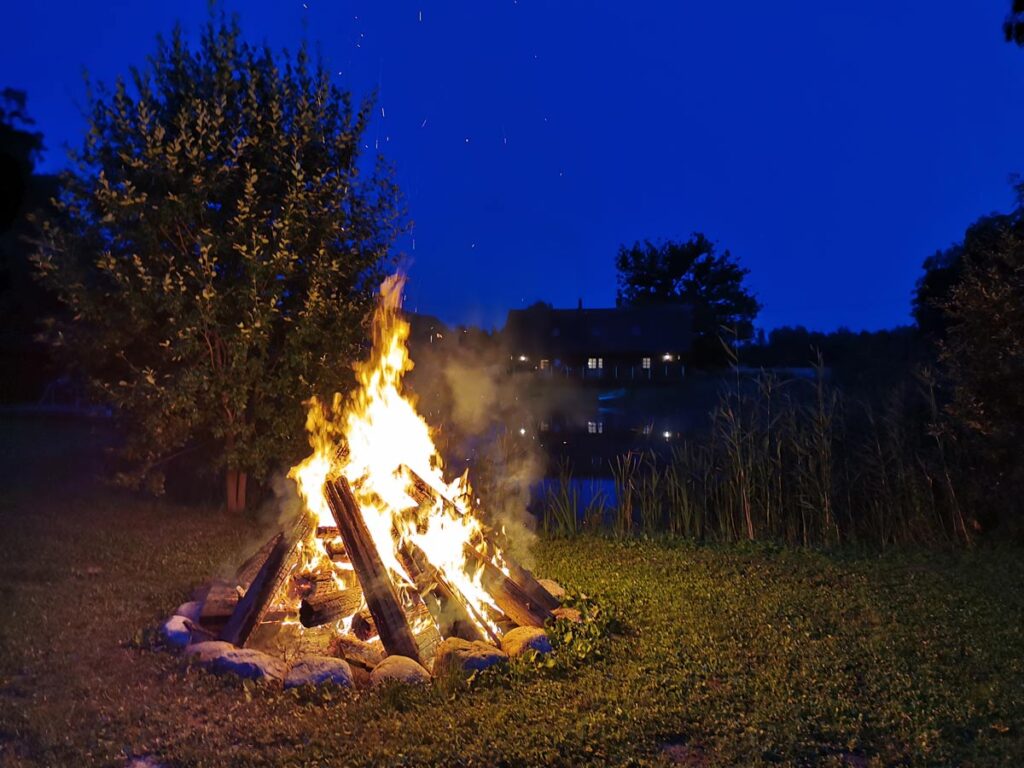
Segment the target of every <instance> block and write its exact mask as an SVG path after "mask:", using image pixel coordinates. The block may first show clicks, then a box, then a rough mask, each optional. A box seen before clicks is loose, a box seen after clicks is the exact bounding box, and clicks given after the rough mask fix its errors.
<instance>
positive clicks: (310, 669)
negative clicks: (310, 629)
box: [284, 656, 352, 688]
mask: <svg viewBox="0 0 1024 768" xmlns="http://www.w3.org/2000/svg"><path fill="white" fill-rule="evenodd" d="M302 685H340V686H342V687H343V688H351V687H352V669H351V667H349V665H348V662H347V661H345V660H344V659H338V658H335V657H333V656H303V657H302V658H301V659H299V660H298V661H296V662H295V663H294V664H292V666H291V668H290V669H289V670H288V674H287V675H286V676H285V678H284V687H285V688H298V687H299V686H302Z"/></svg>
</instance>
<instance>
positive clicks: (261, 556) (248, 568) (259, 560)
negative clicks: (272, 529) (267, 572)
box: [235, 534, 278, 591]
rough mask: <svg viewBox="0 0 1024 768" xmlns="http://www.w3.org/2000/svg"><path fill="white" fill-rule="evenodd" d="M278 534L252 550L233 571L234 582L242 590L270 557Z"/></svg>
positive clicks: (247, 586) (250, 582)
mask: <svg viewBox="0 0 1024 768" xmlns="http://www.w3.org/2000/svg"><path fill="white" fill-rule="evenodd" d="M277 536H278V534H274V535H273V536H271V537H270V538H269V539H267V542H266V543H265V544H264V545H263V546H262V547H260V548H259V549H257V550H256V551H255V552H253V553H252V554H251V555H250V556H249V558H248V559H247V560H246V561H245V562H244V563H242V564H241V565H240V566H239V568H238V570H237V571H235V583H236V584H239V585H241V587H242V591H245V590H246V589H248V588H249V585H250V584H252V580H253V579H254V578H256V574H257V573H259V572H260V568H262V567H263V564H264V563H265V562H267V558H268V557H270V553H271V551H272V550H273V549H274V544H275V543H276V542H277Z"/></svg>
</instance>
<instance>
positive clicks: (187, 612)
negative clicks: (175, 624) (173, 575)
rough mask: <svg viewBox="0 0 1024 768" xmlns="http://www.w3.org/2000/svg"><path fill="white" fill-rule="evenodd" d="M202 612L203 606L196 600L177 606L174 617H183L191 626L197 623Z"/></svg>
mask: <svg viewBox="0 0 1024 768" xmlns="http://www.w3.org/2000/svg"><path fill="white" fill-rule="evenodd" d="M202 612H203V604H202V603H201V602H199V601H198V600H189V601H188V602H187V603H182V604H181V605H179V606H178V607H177V608H176V609H175V611H174V615H175V616H183V617H185V618H186V619H188V620H189V621H191V622H192V623H193V624H198V623H199V616H200V615H201V614H202Z"/></svg>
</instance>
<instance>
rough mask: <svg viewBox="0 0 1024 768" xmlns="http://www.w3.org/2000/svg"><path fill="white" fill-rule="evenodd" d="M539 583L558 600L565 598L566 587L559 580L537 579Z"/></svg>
mask: <svg viewBox="0 0 1024 768" xmlns="http://www.w3.org/2000/svg"><path fill="white" fill-rule="evenodd" d="M537 583H538V584H540V585H541V586H542V587H544V591H545V592H547V593H548V594H549V595H551V596H552V597H553V598H555V599H556V600H564V599H565V589H563V588H562V585H561V584H559V583H558V582H557V581H554V580H553V579H537Z"/></svg>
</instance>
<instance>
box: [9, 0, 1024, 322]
mask: <svg viewBox="0 0 1024 768" xmlns="http://www.w3.org/2000/svg"><path fill="white" fill-rule="evenodd" d="M227 7H228V8H229V9H232V10H238V11H240V12H241V19H242V25H243V28H244V30H245V32H246V34H247V36H249V37H251V38H253V39H257V40H267V41H269V42H270V43H271V44H272V45H273V46H274V47H275V48H281V47H288V48H291V49H294V48H295V47H296V46H297V45H298V42H299V41H300V40H301V39H302V38H303V37H304V36H305V37H307V38H308V39H309V40H310V41H312V42H314V43H316V44H318V45H319V46H320V49H321V52H322V54H323V56H324V59H325V61H326V63H327V65H328V66H329V67H330V69H331V71H332V72H335V73H337V74H336V77H337V78H338V82H339V83H340V84H342V85H343V86H345V87H348V88H349V89H351V90H353V91H354V92H355V93H356V94H361V95H365V94H368V93H369V92H370V91H371V90H372V89H374V88H376V89H378V91H379V105H378V109H377V110H376V115H375V119H374V122H373V124H372V126H371V129H370V135H369V141H370V148H371V149H372V148H373V146H374V142H375V141H379V145H380V148H381V150H382V151H383V152H384V153H385V154H386V155H387V156H388V157H389V158H390V159H391V160H392V161H393V162H394V163H395V164H396V166H397V171H398V180H399V182H400V184H401V186H402V187H403V189H404V191H405V193H406V196H407V202H408V206H409V210H410V214H411V217H412V218H413V219H414V220H415V223H416V224H415V250H414V251H413V250H412V241H411V239H410V240H407V241H406V242H404V243H403V247H405V248H406V249H408V250H409V251H410V253H409V255H410V257H411V259H412V262H411V264H412V265H411V269H410V274H411V285H410V291H409V294H410V301H409V304H410V305H411V306H412V307H413V308H416V309H419V310H421V311H425V312H432V313H436V314H438V315H440V316H441V317H442V318H443V319H445V320H447V321H449V322H482V323H484V324H499V325H500V324H501V323H502V322H503V319H504V315H505V311H506V310H507V309H509V308H510V307H519V306H524V305H526V304H529V303H532V302H533V301H535V300H537V299H545V300H548V301H551V302H553V303H554V304H555V305H556V306H575V304H576V301H577V298H579V297H582V298H583V300H584V303H585V304H586V305H588V306H602V305H611V303H612V302H613V301H614V295H615V272H614V266H613V259H614V254H615V252H616V250H617V247H618V245H619V244H620V243H623V242H632V241H634V240H636V239H643V238H650V239H659V238H684V237H686V236H687V235H688V234H689V233H690V232H691V231H693V230H698V229H699V230H703V231H704V232H706V233H707V234H708V235H709V236H710V237H711V238H712V239H714V240H716V241H718V242H719V243H720V245H722V246H724V247H727V248H729V249H731V250H732V252H733V254H735V255H736V256H738V257H739V259H740V260H741V261H742V262H743V263H744V264H745V265H746V266H747V267H749V268H750V270H751V276H750V282H751V285H752V286H753V288H754V289H755V291H756V292H757V294H758V296H759V297H760V299H761V301H762V303H763V304H764V305H765V308H764V310H763V312H762V314H761V317H760V320H759V325H762V326H765V327H768V328H771V327H775V326H777V325H783V324H804V325H807V326H810V327H814V328H820V329H832V328H835V327H837V326H840V325H846V326H849V327H852V328H855V329H860V328H868V329H873V328H880V327H886V326H890V325H893V324H897V323H903V322H906V321H907V320H908V307H909V296H910V292H911V289H912V287H913V284H914V281H915V280H916V278H917V276H918V274H919V271H920V265H921V262H922V260H923V259H924V258H925V257H926V256H928V255H929V254H930V253H932V252H933V251H935V250H936V249H937V248H940V247H945V246H947V245H948V244H949V243H950V242H952V241H953V240H955V239H957V238H958V237H959V236H960V235H961V234H962V232H963V230H964V228H965V226H966V225H967V224H968V223H970V222H971V221H972V220H974V219H975V218H977V217H978V216H979V215H981V214H984V213H988V212H991V211H994V210H1006V209H1008V208H1009V206H1010V204H1011V202H1012V195H1011V191H1010V187H1009V184H1008V178H1009V175H1010V174H1011V173H1012V172H1015V171H1024V51H1021V50H1019V49H1016V48H1013V47H1011V46H1009V45H1006V44H1005V43H1003V42H1002V38H1001V29H1000V24H1001V21H1002V19H1003V17H1004V16H1005V14H1006V11H1007V10H1008V7H1009V0H971V1H970V2H964V1H963V0H899V1H898V2H893V1H892V0H864V1H863V2H858V3H837V2H827V3H820V2H811V1H810V0H805V2H801V3H796V2H785V1H783V2H775V3H766V2H763V0H757V1H754V0H737V1H734V2H719V1H718V0H703V2H696V1H695V0H665V1H664V2H644V1H643V0H634V1H633V2H624V1H623V2H603V1H600V0H548V1H547V2H544V1H542V0H518V1H517V0H460V1H458V2H456V1H455V0H445V1H444V2H441V1H440V0H422V1H421V2H414V1H411V0H410V1H409V2H388V1H386V0H320V1H318V0H307V2H306V3H303V2H301V1H300V2H294V1H293V0H247V1H246V2H241V0H234V1H233V2H229V3H228V4H227ZM206 8H207V2H206V0H175V2H163V3H159V2H149V1H148V0H146V1H144V2H143V1H141V0H134V1H133V2H129V1H128V0H120V1H118V2H113V1H112V2H88V1H86V0H75V1H74V2H69V1H68V0H48V1H47V2H19V3H8V4H7V7H6V8H5V11H4V14H3V16H4V22H5V27H6V29H5V35H4V37H5V45H4V46H2V47H0V72H2V78H0V86H3V85H10V86H13V87H16V88H22V89H25V90H27V91H28V93H29V108H30V111H31V113H32V114H33V115H34V116H35V117H36V120H37V123H38V128H39V129H40V130H42V131H43V132H44V134H45V137H46V141H47V144H48V146H49V147H50V152H49V153H48V155H47V157H46V161H45V163H44V167H45V168H46V169H54V168H57V167H59V166H60V165H61V164H62V162H63V153H62V151H61V147H62V146H63V145H65V144H67V143H69V142H70V143H72V144H78V143H79V142H80V141H81V136H82V131H83V125H84V123H83V120H82V118H81V115H80V106H81V103H82V100H83V95H84V87H83V85H82V78H81V73H82V71H83V69H87V70H88V71H89V72H90V74H91V75H92V76H93V77H94V78H95V79H98V80H104V81H110V80H112V79H113V78H114V77H115V76H117V75H118V74H122V73H125V72H127V69H128V67H129V66H130V65H132V64H139V63H141V62H142V61H143V59H144V57H145V56H146V55H147V54H148V53H149V52H150V51H151V50H152V47H153V39H154V37H155V35H156V34H157V33H158V32H168V31H169V30H170V29H171V27H172V25H173V24H174V22H175V21H176V20H179V19H180V20H181V21H182V22H183V23H184V24H185V26H186V29H187V30H189V31H195V30H196V29H197V28H198V27H199V26H200V24H201V23H202V21H203V19H204V18H205V15H206ZM381 108H383V113H382V112H381ZM424 122H425V123H426V124H425V125H424Z"/></svg>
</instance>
